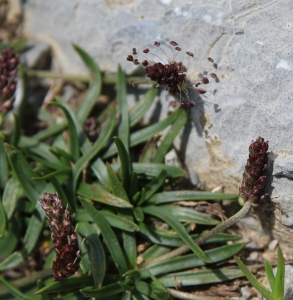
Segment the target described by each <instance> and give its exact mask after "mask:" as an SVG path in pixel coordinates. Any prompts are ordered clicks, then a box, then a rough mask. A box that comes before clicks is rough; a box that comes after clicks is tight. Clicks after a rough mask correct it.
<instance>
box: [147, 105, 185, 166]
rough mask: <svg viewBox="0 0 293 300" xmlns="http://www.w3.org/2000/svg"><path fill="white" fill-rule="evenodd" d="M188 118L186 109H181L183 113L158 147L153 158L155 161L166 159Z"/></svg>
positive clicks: (159, 161) (160, 161)
mask: <svg viewBox="0 0 293 300" xmlns="http://www.w3.org/2000/svg"><path fill="white" fill-rule="evenodd" d="M187 119H188V112H187V110H185V109H182V110H181V114H180V115H179V116H178V118H177V119H176V121H175V122H174V124H173V125H172V127H171V129H170V130H169V131H168V133H167V134H166V135H165V136H164V138H163V140H162V141H161V143H160V146H159V147H158V149H157V152H156V154H155V157H154V159H153V162H154V163H162V162H163V161H164V158H165V155H166V154H167V152H168V151H169V149H170V147H171V145H172V143H173V140H174V139H175V137H176V136H177V135H178V133H179V132H180V130H181V129H182V127H183V126H184V125H185V123H186V122H187Z"/></svg>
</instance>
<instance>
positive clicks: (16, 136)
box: [11, 114, 21, 147]
mask: <svg viewBox="0 0 293 300" xmlns="http://www.w3.org/2000/svg"><path fill="white" fill-rule="evenodd" d="M13 118H14V124H13V131H12V136H11V145H12V146H14V147H17V145H18V142H19V140H20V136H21V127H20V121H19V116H18V115H16V114H13Z"/></svg>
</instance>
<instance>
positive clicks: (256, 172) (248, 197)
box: [140, 137, 269, 267]
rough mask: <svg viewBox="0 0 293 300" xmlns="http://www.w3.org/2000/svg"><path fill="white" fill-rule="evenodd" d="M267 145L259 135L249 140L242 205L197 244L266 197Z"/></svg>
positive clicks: (181, 251)
mask: <svg viewBox="0 0 293 300" xmlns="http://www.w3.org/2000/svg"><path fill="white" fill-rule="evenodd" d="M268 147H269V144H268V142H265V141H264V139H263V138H261V137H258V138H257V139H256V141H255V142H254V141H252V142H251V145H250V147H249V157H248V160H247V163H246V166H245V172H244V173H243V180H242V184H241V187H240V188H239V199H238V202H239V203H240V205H242V206H243V207H242V208H241V210H240V211H238V213H236V214H235V215H233V216H232V217H230V218H229V219H227V220H225V221H224V222H222V223H220V224H219V225H217V226H216V227H215V228H213V229H212V230H210V231H207V232H205V233H204V234H202V235H201V236H200V237H198V238H197V239H196V240H195V242H196V243H197V244H198V245H200V244H202V243H204V242H205V241H206V240H208V239H210V238H211V237H213V236H215V235H216V234H218V233H219V232H222V231H224V230H225V229H227V228H228V227H230V226H232V225H234V224H235V223H237V222H238V221H239V220H241V219H242V218H243V217H245V216H246V215H247V213H248V212H249V210H250V208H251V206H253V207H255V206H258V205H259V204H261V203H262V202H263V201H264V200H265V199H266V198H267V197H268V194H263V193H262V190H263V188H264V185H265V182H266V173H267V169H268ZM189 250H190V248H189V247H188V246H187V245H183V246H181V247H179V248H177V249H174V250H173V251H170V252H168V253H166V254H164V255H162V256H160V257H158V258H156V259H153V260H151V261H148V262H146V263H143V264H142V265H141V266H140V267H146V266H148V265H151V264H154V263H157V262H160V261H164V260H166V259H170V258H173V257H177V256H179V255H182V254H184V253H186V252H188V251H189Z"/></svg>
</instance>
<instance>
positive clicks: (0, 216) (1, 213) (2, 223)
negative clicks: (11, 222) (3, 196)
mask: <svg viewBox="0 0 293 300" xmlns="http://www.w3.org/2000/svg"><path fill="white" fill-rule="evenodd" d="M5 228H6V215H5V210H4V208H3V204H2V201H1V200H0V238H2V237H3V235H4V232H5Z"/></svg>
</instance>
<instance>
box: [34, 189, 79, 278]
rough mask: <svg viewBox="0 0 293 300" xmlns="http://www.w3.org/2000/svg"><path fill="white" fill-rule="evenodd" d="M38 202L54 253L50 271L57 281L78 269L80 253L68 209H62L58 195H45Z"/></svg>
mask: <svg viewBox="0 0 293 300" xmlns="http://www.w3.org/2000/svg"><path fill="white" fill-rule="evenodd" d="M39 201H40V203H41V206H42V208H43V209H44V211H45V214H46V217H47V219H48V221H49V225H50V230H51V236H52V240H53V244H54V247H55V251H56V259H55V260H54V262H53V267H52V270H53V272H54V280H55V281H59V280H61V279H63V278H66V277H68V276H71V275H73V274H74V273H75V272H76V271H77V270H78V269H79V263H80V257H81V251H80V249H79V248H78V242H77V235H76V232H75V231H74V227H73V225H72V223H71V219H70V212H69V209H68V208H67V207H66V208H65V207H64V205H63V204H62V202H61V199H60V198H59V197H58V195H57V194H56V193H52V194H49V193H45V195H44V198H39Z"/></svg>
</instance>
